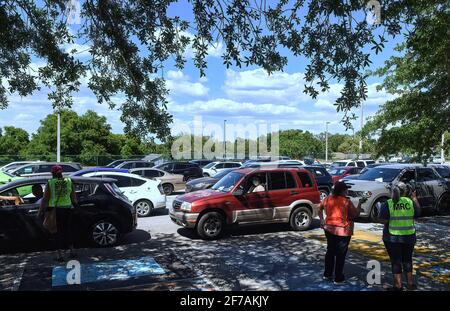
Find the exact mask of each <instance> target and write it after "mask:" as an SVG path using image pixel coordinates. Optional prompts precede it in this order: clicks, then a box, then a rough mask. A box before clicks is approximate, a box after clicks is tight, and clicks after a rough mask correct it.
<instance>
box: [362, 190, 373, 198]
mask: <svg viewBox="0 0 450 311" xmlns="http://www.w3.org/2000/svg"><path fill="white" fill-rule="evenodd" d="M363 196H364V197H366V198H370V197H371V196H372V192H370V191H364V192H363Z"/></svg>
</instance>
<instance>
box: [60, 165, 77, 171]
mask: <svg viewBox="0 0 450 311" xmlns="http://www.w3.org/2000/svg"><path fill="white" fill-rule="evenodd" d="M62 168H63V172H68V173H69V172H70V173H71V172H76V171H78V169H76V168H74V167H73V166H72V165H62Z"/></svg>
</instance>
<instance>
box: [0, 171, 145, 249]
mask: <svg viewBox="0 0 450 311" xmlns="http://www.w3.org/2000/svg"><path fill="white" fill-rule="evenodd" d="M71 179H72V181H73V183H74V187H75V191H76V195H77V199H78V203H79V208H78V209H76V210H75V212H74V215H73V219H72V224H73V228H74V229H75V232H74V233H73V236H74V237H77V240H76V241H74V242H75V243H76V244H78V243H79V242H84V241H88V242H91V244H93V245H95V246H100V247H106V246H113V245H115V244H116V243H117V242H118V241H119V240H120V238H121V237H122V236H123V235H124V234H126V233H129V232H132V231H133V230H135V229H136V226H137V215H136V209H135V208H134V207H133V205H131V203H130V202H129V201H128V199H127V198H126V197H125V196H124V195H123V194H122V192H121V191H120V190H119V188H117V186H116V185H115V183H114V182H115V180H114V179H109V178H94V177H90V178H86V177H72V178H71ZM47 181H48V178H45V177H33V178H25V179H20V180H17V181H13V182H11V183H9V184H6V185H4V186H2V187H0V196H17V195H19V193H20V194H22V198H23V200H24V202H25V203H24V204H21V205H11V204H13V203H11V202H10V201H0V245H1V246H0V250H8V249H11V248H12V249H14V250H17V249H22V248H24V247H25V248H28V247H29V246H35V245H47V244H49V240H50V239H49V236H48V234H47V231H46V230H45V229H44V228H43V226H42V222H43V220H42V219H40V218H38V217H37V213H38V211H39V205H40V204H39V202H38V199H37V198H36V197H34V196H33V194H32V193H31V187H32V186H33V185H40V186H41V187H42V189H44V187H45V185H46V184H47ZM28 192H29V194H27V195H24V194H26V193H28Z"/></svg>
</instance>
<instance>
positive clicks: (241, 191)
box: [233, 189, 244, 196]
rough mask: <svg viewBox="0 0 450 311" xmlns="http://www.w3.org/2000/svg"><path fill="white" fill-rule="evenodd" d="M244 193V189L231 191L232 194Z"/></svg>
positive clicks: (239, 194)
mask: <svg viewBox="0 0 450 311" xmlns="http://www.w3.org/2000/svg"><path fill="white" fill-rule="evenodd" d="M243 194H244V190H243V189H236V190H235V191H234V192H233V195H234V196H241V195H243Z"/></svg>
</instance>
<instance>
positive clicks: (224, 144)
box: [223, 120, 227, 160]
mask: <svg viewBox="0 0 450 311" xmlns="http://www.w3.org/2000/svg"><path fill="white" fill-rule="evenodd" d="M226 123H227V120H223V159H224V160H225V155H226V150H227V142H226V126H227V125H226Z"/></svg>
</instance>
